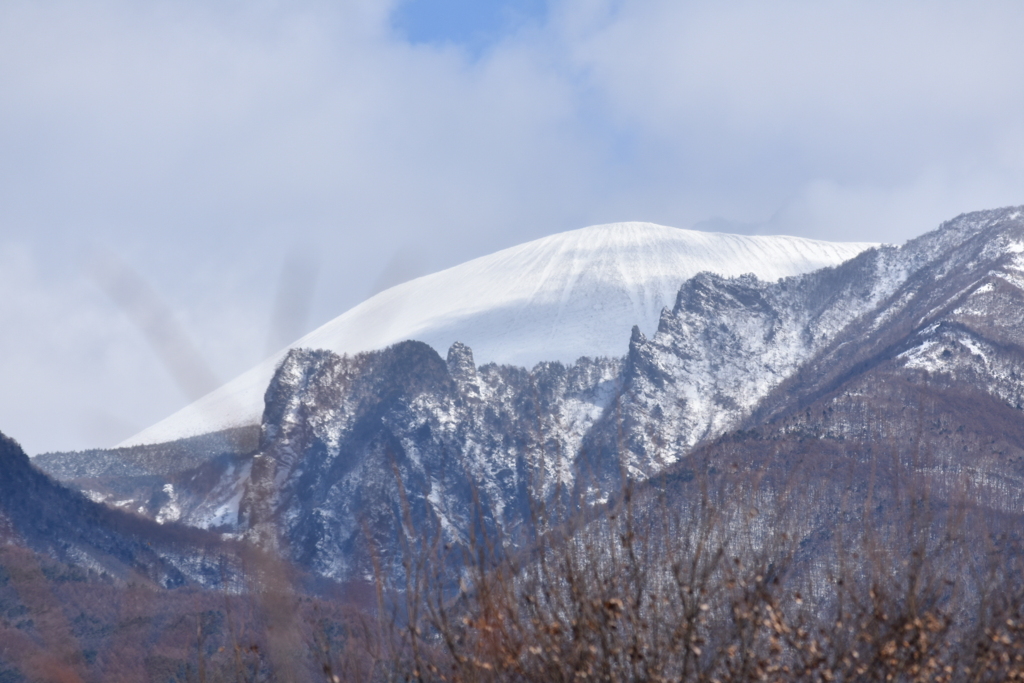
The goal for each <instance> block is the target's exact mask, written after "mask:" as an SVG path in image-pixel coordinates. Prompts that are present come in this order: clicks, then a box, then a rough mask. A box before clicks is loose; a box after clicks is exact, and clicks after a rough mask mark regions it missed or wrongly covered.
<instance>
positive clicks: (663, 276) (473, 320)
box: [122, 222, 872, 445]
mask: <svg viewBox="0 0 1024 683" xmlns="http://www.w3.org/2000/svg"><path fill="white" fill-rule="evenodd" d="M871 246H872V245H870V244H865V243H832V242H820V241H815V240H808V239H802V238H798V237H784V236H777V237H765V236H745V235H728V234H721V233H706V232H699V231H695V230H680V229H677V228H670V227H666V226H662V225H655V224H653V223H640V222H633V223H611V224H607V225H595V226H591V227H588V228H581V229H579V230H571V231H568V232H563V233H559V234H556V235H551V236H548V237H544V238H541V239H538V240H534V241H532V242H527V243H525V244H521V245H518V246H515V247H511V248H509V249H504V250H502V251H499V252H496V253H493V254H490V255H488V256H483V257H480V258H477V259H473V260H472V261H467V262H466V263H463V264H461V265H458V266H455V267H453V268H449V269H447V270H443V271H440V272H438V273H433V274H431V275H426V276H424V277H420V278H417V279H415V280H411V281H409V282H405V283H403V284H400V285H397V286H395V287H392V288H391V289H388V290H385V291H383V292H380V293H379V294H377V295H375V296H373V297H371V298H370V299H368V300H366V301H364V302H363V303H361V304H359V305H358V306H356V307H355V308H352V309H350V310H349V311H347V312H346V313H344V314H342V315H340V316H339V317H337V318H335V319H334V320H332V321H330V322H328V323H327V324H325V325H323V326H322V327H320V328H319V329H317V330H314V331H313V332H311V333H310V334H308V335H306V336H305V337H303V338H301V339H299V340H297V341H296V342H295V343H294V344H292V345H291V347H292V348H296V347H303V348H322V349H329V350H331V351H334V352H335V353H340V354H345V353H348V354H352V353H358V352H361V351H368V350H373V349H382V348H385V347H388V346H390V345H392V344H395V343H397V342H400V341H403V340H406V339H417V340H421V341H423V342H425V343H426V344H428V345H430V346H432V347H433V348H434V349H435V350H436V351H438V352H439V353H444V351H445V350H447V349H448V348H449V346H450V345H451V344H452V343H453V342H455V341H456V340H458V341H460V342H462V343H463V344H465V345H466V346H468V347H470V348H472V349H473V354H474V355H475V359H476V362H477V363H479V364H487V363H492V362H493V363H502V364H511V365H519V366H525V367H532V366H533V365H535V364H536V363H538V362H541V361H562V362H572V361H575V360H576V359H577V358H579V357H581V356H591V357H601V356H606V357H607V356H622V355H625V353H626V350H627V343H628V341H629V338H630V331H631V329H632V327H633V326H634V325H638V326H639V327H640V330H641V331H644V332H646V333H649V334H650V333H653V332H654V331H655V329H656V328H657V325H658V320H659V318H660V315H661V311H662V309H663V308H665V307H671V306H672V304H673V303H674V302H675V299H676V293H677V292H678V290H679V287H680V285H681V284H682V283H683V282H684V281H686V280H687V279H688V278H690V277H692V276H693V275H695V274H697V273H699V272H701V271H710V272H713V273H717V274H719V275H723V276H739V275H742V274H744V273H754V274H755V275H757V276H758V277H759V278H761V279H764V280H776V279H778V278H780V277H786V276H790V275H797V274H800V273H805V272H810V271H812V270H816V269H818V268H821V267H823V266H831V265H836V264H838V263H841V262H843V261H846V260H847V259H849V258H852V257H853V256H855V255H857V254H858V253H860V252H861V251H863V250H865V249H867V248H869V247H871ZM286 352H287V349H285V350H283V351H281V352H279V353H278V354H275V355H274V356H272V357H270V358H268V359H267V360H266V361H264V362H263V363H261V364H260V365H258V366H256V367H255V368H253V369H252V370H250V371H249V372H247V373H245V374H243V375H242V376H240V377H238V378H236V379H235V380H233V381H232V382H230V383H228V384H227V385H225V386H223V387H221V388H220V389H218V390H216V391H214V392H213V393H211V394H209V395H207V396H205V397H204V398H202V399H200V400H199V401H197V402H196V403H194V404H192V405H190V406H187V407H186V408H184V409H182V410H181V411H179V412H178V413H175V414H174V415H172V416H171V417H169V418H167V419H166V420H164V421H163V422H160V423H158V424H157V425H154V426H153V427H150V428H149V429H147V430H145V431H143V432H141V433H139V434H137V435H135V436H134V437H132V438H131V439H129V440H127V441H126V442H124V444H122V445H133V444H143V443H157V442H161V441H171V440H175V439H179V438H182V437H185V436H191V435H195V434H202V433H205V432H212V431H217V430H220V429H225V428H228V427H234V426H239V425H246V424H255V423H256V422H258V421H259V416H260V414H261V413H262V410H263V401H262V398H263V392H264V390H265V388H266V386H267V384H268V382H269V381H270V378H271V377H272V376H273V373H274V369H275V368H276V367H277V365H278V364H279V363H280V362H281V361H282V360H283V358H284V356H285V353H286Z"/></svg>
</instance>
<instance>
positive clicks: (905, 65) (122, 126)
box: [0, 0, 1024, 450]
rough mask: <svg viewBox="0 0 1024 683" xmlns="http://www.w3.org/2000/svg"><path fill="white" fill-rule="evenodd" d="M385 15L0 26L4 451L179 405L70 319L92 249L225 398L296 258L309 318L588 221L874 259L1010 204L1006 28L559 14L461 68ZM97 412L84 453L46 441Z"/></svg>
mask: <svg viewBox="0 0 1024 683" xmlns="http://www.w3.org/2000/svg"><path fill="white" fill-rule="evenodd" d="M392 9H393V4H392V3H389V2H379V1H372V0H360V1H358V2H356V1H349V2H327V1H326V0H323V1H320V0H307V1H304V2H294V3H278V2H274V1H273V0H257V1H256V2H246V3H233V2H230V3H214V2H203V1H200V0H186V1H185V2H170V1H161V0H157V1H156V2H137V1H133V0H92V1H86V2H71V1H70V0H34V1H31V2H30V1H27V0H9V1H8V2H5V3H2V4H0V91H2V92H3V93H4V96H3V97H2V98H0V247H3V248H4V249H8V251H9V250H10V249H14V248H15V247H14V246H12V245H22V246H19V247H17V249H22V250H23V253H26V254H30V255H31V259H30V261H31V263H32V267H31V268H28V269H27V270H26V267H23V266H17V265H16V264H17V263H24V261H19V260H18V258H22V257H17V258H15V257H14V256H10V255H9V254H8V256H5V257H4V258H5V260H4V261H3V262H2V263H0V267H3V268H4V270H5V271H6V274H5V275H3V277H2V278H0V283H3V284H2V286H0V299H3V300H5V301H6V303H4V304H0V306H4V307H6V308H4V309H3V310H6V311H12V310H17V311H18V313H17V316H20V317H17V316H16V317H15V318H12V319H17V320H20V321H21V323H19V325H18V326H17V328H18V329H20V330H21V331H15V328H14V327H12V328H10V329H11V331H10V332H7V333H5V334H4V335H3V336H2V337H0V339H2V343H0V355H7V356H12V354H16V355H17V358H18V361H17V369H15V366H14V365H12V363H13V361H11V362H7V364H6V365H4V366H3V372H4V373H5V374H4V375H3V376H2V379H4V381H9V377H16V378H20V379H17V381H16V382H14V383H13V384H10V386H15V385H16V386H19V387H25V388H24V389H23V390H21V391H23V392H28V393H27V394H25V395H28V394H31V393H32V392H33V391H34V392H36V393H35V394H34V395H33V398H31V400H27V401H22V404H23V405H22V407H18V406H17V405H15V403H16V401H15V399H13V398H10V394H9V393H8V391H7V389H5V390H4V391H5V394H6V395H5V396H3V397H2V401H3V403H0V405H2V406H6V407H4V412H3V413H2V414H0V430H5V431H9V432H11V433H12V434H13V436H15V437H17V438H22V439H23V440H24V441H26V443H27V444H37V445H36V446H31V447H30V450H33V449H35V450H39V449H43V448H56V447H67V445H68V444H76V445H81V446H86V445H91V444H96V443H101V442H103V443H113V442H115V441H117V440H118V439H119V438H122V437H124V436H127V435H128V434H127V433H126V431H125V430H130V429H131V428H132V426H137V425H138V424H139V423H145V422H147V421H150V420H156V419H158V418H160V417H163V416H164V414H165V413H166V412H167V411H168V410H169V406H174V405H176V404H180V403H182V402H183V401H185V400H186V399H185V397H184V396H182V395H180V394H179V393H177V392H176V390H175V389H174V388H173V384H172V383H171V382H170V381H169V379H168V377H167V373H166V372H165V371H164V370H163V369H162V368H160V367H159V365H158V361H157V360H156V358H155V355H154V354H153V353H152V351H151V350H150V349H149V348H148V347H147V346H146V344H145V342H144V341H143V340H142V337H141V335H139V334H138V333H137V332H136V331H134V330H133V329H132V328H131V327H130V325H129V324H128V323H127V322H126V320H125V319H124V316H123V315H122V314H121V313H120V312H119V311H117V310H116V309H115V308H114V307H113V306H112V304H110V303H109V302H108V301H106V300H105V299H104V298H103V297H102V295H101V294H98V293H96V292H95V291H94V292H93V294H90V295H89V296H85V295H83V294H82V292H83V291H85V290H86V289H88V288H87V287H86V285H85V284H83V283H87V282H88V281H87V280H86V279H85V276H84V275H83V274H81V273H80V272H79V271H78V270H76V269H77V268H78V264H79V263H80V262H81V259H80V258H78V255H79V254H80V253H81V252H82V251H83V250H84V249H86V248H87V247H88V245H98V246H99V247H100V248H101V249H108V250H110V251H112V252H114V253H117V254H119V255H120V257H121V258H122V259H124V260H125V261H127V262H128V263H131V264H132V265H133V266H134V267H135V268H136V269H137V270H139V271H140V272H141V273H142V274H143V276H144V277H145V278H146V279H147V280H148V281H149V282H150V283H151V284H152V285H153V286H154V287H155V288H156V289H157V290H158V291H160V292H161V293H162V295H163V296H164V298H165V300H166V303H167V305H168V306H169V307H170V308H171V309H172V310H174V311H175V315H176V317H177V318H179V319H180V320H181V321H182V323H183V325H184V327H185V329H186V331H187V332H188V334H189V335H190V336H191V337H192V338H193V339H194V340H195V341H196V343H197V345H198V347H199V348H200V350H201V351H202V352H203V353H204V355H205V356H206V357H207V358H208V359H209V361H210V363H211V365H212V366H213V368H214V369H215V371H216V372H217V373H218V374H219V375H220V376H221V377H229V376H232V375H233V374H235V373H237V372H239V371H241V370H243V369H245V368H246V367H248V366H249V365H250V364H252V363H253V362H255V361H256V360H257V359H258V358H259V357H260V355H261V354H262V353H263V352H264V351H265V348H264V347H265V343H266V340H267V338H268V325H269V324H270V317H271V309H272V306H273V301H274V298H275V288H276V286H277V278H278V273H279V272H280V269H281V268H282V265H283V262H284V260H285V257H286V256H287V255H288V254H290V253H293V252H294V250H295V249H297V248H302V249H307V250H308V251H310V252H311V253H313V254H314V256H315V258H316V259H317V261H318V263H319V273H320V277H319V282H320V285H319V289H318V290H317V292H318V293H317V295H316V297H315V299H314V301H313V306H312V315H311V319H312V320H313V321H324V320H326V319H328V318H330V317H333V316H334V315H337V314H338V313H340V312H342V311H343V310H344V309H346V308H347V307H349V306H351V305H354V304H355V303H357V302H358V301H359V300H361V299H362V298H363V297H364V296H366V295H367V294H369V293H370V291H371V290H372V288H373V287H374V286H375V285H376V284H377V283H378V282H380V281H382V278H384V279H387V278H389V277H392V274H391V270H393V269H394V267H395V266H394V264H395V263H396V261H395V259H396V258H398V256H400V255H401V254H407V253H409V252H410V250H413V251H415V253H416V257H417V263H416V268H417V269H437V268H440V267H444V266H448V265H453V264H455V263H458V262H460V261H462V260H465V259H467V258H470V257H472V256H476V255H480V254H483V253H487V252H490V251H493V250H495V249H498V248H501V247H504V246H509V245H512V244H515V243H518V242H521V241H524V240H527V239H532V238H535V237H539V236H541V235H543V234H547V233H550V232H554V231H557V230H562V229H570V228H575V227H581V226H583V225H586V224H590V223H598V222H608V221H613V220H622V219H639V220H654V221H657V222H662V223H666V224H670V225H678V226H681V227H686V226H688V225H690V224H692V223H694V222H696V221H700V220H702V219H706V218H709V217H712V216H718V217H722V218H725V219H728V220H732V221H739V222H742V223H748V224H753V225H760V226H761V228H760V229H768V228H770V229H776V230H779V231H785V232H795V233H799V234H806V235H813V236H817V237H824V238H829V237H832V238H838V239H853V238H856V239H872V240H875V239H877V240H892V241H900V240H902V239H905V238H907V237H910V236H912V235H913V234H916V233H919V232H921V231H923V230H925V229H927V228H929V227H932V226H934V225H935V224H937V223H938V222H939V221H940V220H942V219H944V218H948V217H950V216H951V215H954V214H956V213H959V212H961V211H964V210H971V209H976V208H983V207H988V206H994V205H1002V204H1010V203H1021V202H1024V90H1021V89H1020V88H1019V87H1017V83H1019V82H1020V81H1021V79H1022V77H1024V47H1022V44H1021V43H1020V41H1019V40H1018V38H1017V37H1018V36H1019V35H1021V33H1022V29H1024V9H1022V8H1021V7H1020V6H1019V5H1017V4H1012V3H994V2H988V3H986V2H980V3H972V4H970V5H967V4H963V3H952V2H946V3H923V2H898V3H882V2H874V1H872V2H858V3H854V2H833V3H811V2H780V3H771V4H765V3H759V2H753V1H746V2H737V3H728V4H723V3H708V2H682V3H681V2H669V1H668V0H645V1H643V2H639V1H636V2H634V1H632V0H630V1H622V0H618V1H614V2H613V1H612V0H607V1H605V2H593V1H590V2H585V1H584V0H561V1H556V2H553V3H552V5H551V9H550V12H549V17H548V19H547V20H546V22H542V23H540V24H538V23H535V22H527V23H524V24H517V26H518V27H519V28H517V29H516V31H515V32H513V33H511V34H508V35H505V36H503V37H502V38H501V39H500V40H499V41H498V42H495V43H494V44H492V45H490V46H488V47H487V48H486V49H484V50H483V51H482V52H481V53H479V54H478V53H476V52H472V54H471V51H470V50H467V49H461V48H460V47H459V46H458V45H452V44H448V45H440V46H439V45H415V46H413V45H409V44H408V43H406V42H403V40H402V39H401V36H400V35H398V34H397V33H395V32H394V31H392V29H391V27H390V23H389V16H390V12H391V10H392ZM17 249H15V252H17ZM15 252H10V253H15ZM4 253H8V252H4ZM17 253H22V252H17ZM26 258H27V257H26ZM12 259H13V260H12ZM399 260H400V259H399ZM12 264H14V265H12ZM404 270H408V268H404ZM76 278H77V279H76ZM90 286H91V285H90ZM93 289H94V290H95V288H93ZM12 302H15V303H12ZM12 307H13V308H12ZM11 315H13V314H11ZM76 316H77V317H76ZM82 319H86V320H90V321H91V322H89V323H88V324H85V323H81V324H79V323H77V322H74V321H76V320H82ZM82 348H89V349H92V351H90V352H89V353H90V354H93V355H92V356H90V357H93V356H95V355H96V354H100V355H101V357H103V358H106V359H107V360H104V361H103V363H100V364H96V363H89V362H86V361H84V360H82V359H83V358H84V357H85V356H83V355H82V354H84V353H85V352H84V351H80V349H82ZM104 354H105V355H104ZM118 358H120V360H118ZM104 363H105V364H104ZM19 373H20V374H19ZM104 373H105V374H104ZM34 376H38V377H47V378H48V379H47V380H46V381H45V382H43V381H39V382H33V381H29V379H25V378H31V377H34ZM154 378H159V379H154ZM55 383H61V385H62V386H63V387H65V392H64V393H65V394H66V396H64V397H63V398H61V400H60V401H58V402H55V403H53V404H52V405H54V406H56V407H54V408H52V409H51V410H50V411H47V410H46V409H45V407H46V406H49V405H51V404H50V403H48V400H49V399H47V398H46V397H47V396H48V395H51V394H52V387H53V386H55ZM142 386H147V387H149V393H148V394H147V393H146V391H144V390H141V389H139V387H142ZM33 387H35V388H34V389H33ZM86 397H88V398H86ZM30 406H37V407H30ZM94 406H99V407H100V408H101V409H102V410H103V411H106V412H107V413H108V414H109V415H111V416H113V417H112V418H110V419H107V418H104V420H100V421H95V422H96V423H97V424H98V423H100V422H103V423H104V424H106V425H107V426H106V427H104V429H103V430H102V431H103V434H105V435H107V436H104V437H103V439H108V438H109V440H107V441H102V439H101V440H100V441H97V439H99V438H100V437H99V435H98V434H99V432H95V430H94V432H92V433H90V432H89V431H88V429H86V428H84V427H83V428H80V427H74V426H72V425H75V424H78V423H79V422H82V421H84V422H86V423H90V420H89V419H88V418H82V417H81V416H82V415H88V414H89V413H88V411H89V410H94ZM33 411H37V412H33ZM55 411H56V412H55ZM62 411H63V412H62ZM32 415H36V417H35V418H33V417H32ZM55 415H56V416H57V418H59V419H63V418H67V419H63V424H65V425H66V427H63V428H62V429H65V432H61V434H62V435H61V436H59V437H58V436H56V434H57V432H55V431H53V430H52V429H50V424H51V423H52V422H53V421H54V419H55V417H54V416H55ZM12 416H17V417H16V418H15V417H12ZM118 424H120V425H121V427H117V425H118ZM86 426H88V425H86ZM90 429H91V427H90ZM118 429H120V430H121V431H120V432H118ZM74 430H78V431H77V432H75V431H74ZM75 434H78V436H75Z"/></svg>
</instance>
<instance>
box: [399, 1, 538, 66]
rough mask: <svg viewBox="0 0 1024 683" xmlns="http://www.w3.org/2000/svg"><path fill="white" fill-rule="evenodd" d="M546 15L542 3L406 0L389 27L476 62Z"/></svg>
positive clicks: (417, 41) (407, 38)
mask: <svg viewBox="0 0 1024 683" xmlns="http://www.w3.org/2000/svg"><path fill="white" fill-rule="evenodd" d="M546 12H547V3H546V2H545V0H494V1H493V2H492V1H484V2H481V0H405V1H404V2H399V3H398V5H397V6H396V7H395V9H394V11H393V12H392V15H391V25H392V26H393V27H394V28H395V30H396V31H397V33H398V34H399V35H400V36H401V37H402V38H403V39H405V40H408V41H409V42H410V43H413V44H418V43H426V44H434V45H443V44H446V43H450V44H454V45H458V46H460V47H461V48H463V49H465V50H466V51H467V52H468V53H469V54H470V55H472V57H473V58H477V59H478V58H479V57H480V55H481V54H482V53H484V52H485V51H486V50H487V49H488V48H489V47H491V46H492V45H494V44H495V43H497V42H500V41H501V40H502V38H504V37H506V36H508V35H511V34H514V33H515V32H516V31H519V30H522V28H523V27H524V26H528V25H530V24H534V25H536V24H541V23H543V21H544V18H545V14H546Z"/></svg>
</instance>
